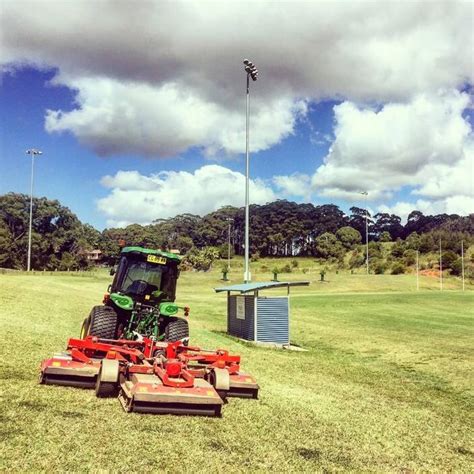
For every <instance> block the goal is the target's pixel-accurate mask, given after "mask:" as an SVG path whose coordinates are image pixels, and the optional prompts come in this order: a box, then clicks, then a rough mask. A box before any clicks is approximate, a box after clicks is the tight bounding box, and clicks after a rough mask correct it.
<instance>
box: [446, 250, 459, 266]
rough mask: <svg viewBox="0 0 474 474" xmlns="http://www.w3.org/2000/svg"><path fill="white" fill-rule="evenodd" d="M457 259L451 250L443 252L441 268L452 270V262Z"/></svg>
mask: <svg viewBox="0 0 474 474" xmlns="http://www.w3.org/2000/svg"><path fill="white" fill-rule="evenodd" d="M457 259H458V256H457V255H456V254H455V253H454V252H453V251H452V250H447V251H446V252H443V262H442V263H443V268H446V269H448V268H453V264H454V262H456V260H457Z"/></svg>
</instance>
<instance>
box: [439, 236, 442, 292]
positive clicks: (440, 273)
mask: <svg viewBox="0 0 474 474" xmlns="http://www.w3.org/2000/svg"><path fill="white" fill-rule="evenodd" d="M439 289H440V290H441V291H443V256H442V254H441V239H439Z"/></svg>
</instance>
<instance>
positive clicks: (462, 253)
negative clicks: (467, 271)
mask: <svg viewBox="0 0 474 474" xmlns="http://www.w3.org/2000/svg"><path fill="white" fill-rule="evenodd" d="M461 275H462V291H464V240H461Z"/></svg>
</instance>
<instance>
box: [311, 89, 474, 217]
mask: <svg viewBox="0 0 474 474" xmlns="http://www.w3.org/2000/svg"><path fill="white" fill-rule="evenodd" d="M468 106H469V96H468V94H466V93H459V92H458V91H444V92H438V93H437V94H421V95H417V96H416V97H415V98H413V100H412V101H410V102H409V103H407V104H400V103H390V104H386V105H385V106H383V107H382V108H381V109H380V110H376V109H373V108H361V107H358V106H356V105H355V104H354V103H351V102H344V103H342V104H341V105H338V106H336V107H335V108H334V111H335V118H336V125H335V140H334V142H333V143H332V145H331V148H330V150H329V153H328V155H327V156H326V157H325V160H324V164H323V165H321V166H320V167H319V168H318V169H317V170H316V173H315V174H314V176H313V179H312V184H313V187H314V189H315V190H317V191H318V192H319V193H320V194H322V195H325V196H332V197H338V198H343V199H354V198H357V197H358V193H359V192H360V191H361V190H368V191H369V199H371V200H379V199H382V198H384V199H388V198H390V197H391V196H392V195H393V193H394V192H395V191H398V190H400V189H401V188H402V187H404V186H411V187H412V189H413V190H412V193H413V194H417V195H421V196H424V197H425V198H429V199H430V200H431V199H435V200H440V199H441V200H442V199H443V198H444V199H445V201H444V202H439V203H437V204H436V203H431V204H430V201H426V200H423V199H422V200H419V201H417V203H416V204H408V203H404V202H400V203H398V204H397V205H396V206H395V207H394V209H398V212H400V214H404V213H405V214H406V211H407V206H411V209H410V210H413V207H414V206H418V207H419V208H420V210H422V209H421V208H422V207H423V206H425V204H426V206H425V207H426V208H428V207H429V206H431V207H432V208H437V207H438V208H440V209H441V208H442V209H448V208H450V206H454V204H451V205H450V204H448V198H451V201H452V203H454V202H457V203H464V205H462V206H461V207H459V206H457V207H456V208H457V209H461V208H462V209H464V211H463V212H464V213H466V212H472V211H470V210H469V209H467V207H466V206H467V205H468V203H469V202H471V200H470V198H471V197H472V196H474V175H473V168H472V167H473V145H472V131H471V126H470V124H469V123H468V121H467V120H466V119H465V118H464V117H463V115H462V114H463V111H464V110H465V109H466V108H467V107H468ZM453 198H456V199H454V200H453ZM453 208H454V207H453Z"/></svg>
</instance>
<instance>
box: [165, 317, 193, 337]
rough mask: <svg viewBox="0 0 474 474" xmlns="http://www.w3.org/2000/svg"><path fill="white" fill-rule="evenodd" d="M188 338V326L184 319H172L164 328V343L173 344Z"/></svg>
mask: <svg viewBox="0 0 474 474" xmlns="http://www.w3.org/2000/svg"><path fill="white" fill-rule="evenodd" d="M186 338H189V325H188V322H187V321H186V320H185V319H181V318H176V319H172V320H171V321H170V322H169V323H168V324H167V325H166V328H165V341H169V342H174V341H180V340H181V339H186Z"/></svg>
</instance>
